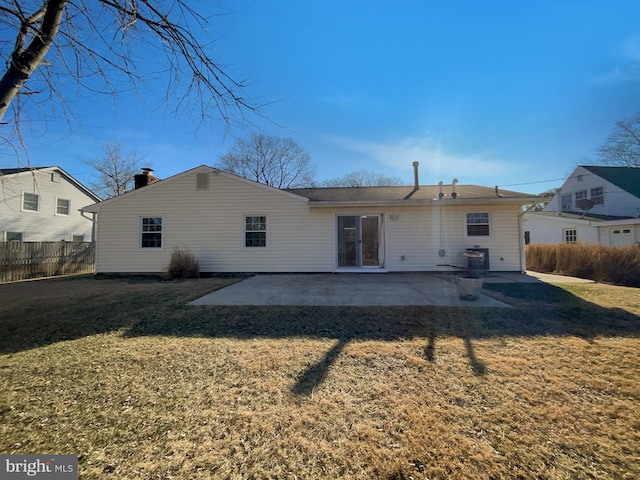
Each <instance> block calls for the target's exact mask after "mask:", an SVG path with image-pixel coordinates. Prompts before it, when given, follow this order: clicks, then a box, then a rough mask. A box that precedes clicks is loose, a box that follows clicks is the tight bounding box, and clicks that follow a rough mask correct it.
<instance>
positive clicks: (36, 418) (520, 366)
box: [0, 277, 640, 479]
mask: <svg viewBox="0 0 640 480" xmlns="http://www.w3.org/2000/svg"><path fill="white" fill-rule="evenodd" d="M236 280H237V279H236V278H211V279H199V280H189V281H177V282H166V281H165V282H161V281H157V280H155V279H148V278H92V277H81V278H67V279H59V280H46V281H37V282H25V283H19V284H10V285H0V298H1V299H2V302H0V352H2V354H1V355H0V452H1V453H68V454H78V455H79V466H80V478H83V479H84V478H87V479H99V478H118V479H151V478H163V479H170V478H176V479H192V478H193V479H195V478H229V479H259V478H290V479H295V478H305V479H317V478H323V479H333V478H347V479H364V478H383V479H410V478H413V479H514V478H515V479H518V478H520V479H529V478H536V479H624V478H629V479H632V478H639V477H640V360H639V356H638V351H639V350H640V339H639V336H640V322H639V317H640V292H639V291H638V289H633V288H625V287H613V286H607V285H598V284H595V285H579V286H578V285H573V286H562V288H560V287H559V286H550V285H495V286H492V287H491V289H490V290H488V293H490V294H491V295H493V296H495V297H496V298H499V299H500V300H503V301H506V302H508V303H510V304H512V305H513V308H510V309H482V308H465V309H456V308H442V307H440V308H436V307H406V308H399V307H385V308H358V307H348V308H347V307H345V308H339V307H187V306H186V305H185V302H186V301H188V300H189V299H193V298H197V297H198V296H201V295H202V294H204V293H206V292H209V291H211V290H213V289H216V288H220V287H222V286H224V285H226V284H228V283H230V282H233V281H236Z"/></svg>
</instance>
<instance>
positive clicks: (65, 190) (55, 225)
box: [0, 168, 96, 242]
mask: <svg viewBox="0 0 640 480" xmlns="http://www.w3.org/2000/svg"><path fill="white" fill-rule="evenodd" d="M54 173H55V174H56V175H57V178H59V181H52V180H51V179H52V175H53V174H54ZM2 189H3V198H2V201H0V226H1V228H2V230H3V231H9V232H22V233H23V235H24V236H23V239H24V240H25V241H29V242H44V241H60V240H66V241H71V239H72V236H73V235H84V236H85V238H86V239H87V240H91V239H92V230H93V223H92V215H91V214H85V215H84V216H83V215H82V214H81V213H80V212H79V211H78V210H79V209H80V208H82V207H85V206H88V205H92V204H93V203H95V202H96V199H95V198H94V197H91V196H90V195H88V194H87V193H86V191H84V190H83V189H82V188H80V187H79V186H78V185H77V184H76V183H74V182H73V181H72V180H70V179H69V177H67V176H66V175H62V174H60V173H58V171H57V169H55V168H43V169H38V170H33V171H27V172H20V173H15V174H10V175H4V176H3V177H2ZM24 193H29V194H32V195H37V203H38V207H37V213H36V212H34V211H31V210H24V208H23V201H24ZM32 199H33V198H32ZM57 199H67V200H68V201H69V213H68V215H57V214H56V211H57V208H58V205H57ZM27 201H29V196H27ZM32 205H33V204H32ZM0 240H1V238H0Z"/></svg>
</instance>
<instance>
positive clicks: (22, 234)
mask: <svg viewBox="0 0 640 480" xmlns="http://www.w3.org/2000/svg"><path fill="white" fill-rule="evenodd" d="M10 233H15V234H19V235H20V240H8V237H9V234H10ZM2 239H3V241H5V242H24V232H14V231H13V230H5V231H4V235H3V238H2Z"/></svg>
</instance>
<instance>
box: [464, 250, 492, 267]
mask: <svg viewBox="0 0 640 480" xmlns="http://www.w3.org/2000/svg"><path fill="white" fill-rule="evenodd" d="M465 253H467V254H470V255H466V256H467V262H468V263H467V268H468V269H469V271H472V272H480V273H486V272H488V271H489V249H488V248H467V249H466V251H465Z"/></svg>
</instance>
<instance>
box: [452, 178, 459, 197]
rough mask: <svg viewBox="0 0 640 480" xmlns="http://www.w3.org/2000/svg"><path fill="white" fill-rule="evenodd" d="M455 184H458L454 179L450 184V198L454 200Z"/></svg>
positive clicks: (455, 194) (455, 195)
mask: <svg viewBox="0 0 640 480" xmlns="http://www.w3.org/2000/svg"><path fill="white" fill-rule="evenodd" d="M456 183H458V179H457V178H454V179H453V181H452V182H451V198H456V197H457V196H458V194H457V193H456Z"/></svg>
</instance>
